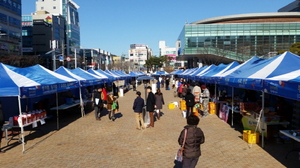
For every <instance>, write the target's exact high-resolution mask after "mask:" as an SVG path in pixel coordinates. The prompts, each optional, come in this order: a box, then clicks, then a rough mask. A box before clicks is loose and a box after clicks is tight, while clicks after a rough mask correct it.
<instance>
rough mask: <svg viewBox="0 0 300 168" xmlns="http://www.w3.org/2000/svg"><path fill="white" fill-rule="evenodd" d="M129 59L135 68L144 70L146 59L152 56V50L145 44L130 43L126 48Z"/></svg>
mask: <svg viewBox="0 0 300 168" xmlns="http://www.w3.org/2000/svg"><path fill="white" fill-rule="evenodd" d="M128 55H129V60H130V62H131V64H132V65H133V67H131V68H132V69H135V70H146V68H144V65H145V63H146V60H147V59H148V58H149V57H151V56H152V50H151V48H149V47H148V46H147V45H145V44H131V45H130V49H129V50H128Z"/></svg>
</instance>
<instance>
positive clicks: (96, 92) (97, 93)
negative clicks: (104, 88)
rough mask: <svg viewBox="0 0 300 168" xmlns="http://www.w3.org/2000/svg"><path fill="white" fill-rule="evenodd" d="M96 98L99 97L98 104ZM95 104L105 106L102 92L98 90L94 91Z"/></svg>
mask: <svg viewBox="0 0 300 168" xmlns="http://www.w3.org/2000/svg"><path fill="white" fill-rule="evenodd" d="M96 98H98V99H99V102H98V105H97V104H96ZM94 106H98V107H102V106H103V102H102V99H101V92H98V91H95V92H94Z"/></svg>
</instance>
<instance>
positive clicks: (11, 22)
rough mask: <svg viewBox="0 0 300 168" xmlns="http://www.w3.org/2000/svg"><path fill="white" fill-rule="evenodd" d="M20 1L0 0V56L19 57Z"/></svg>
mask: <svg viewBox="0 0 300 168" xmlns="http://www.w3.org/2000/svg"><path fill="white" fill-rule="evenodd" d="M21 13H22V10H21V0H0V56H17V55H21V54H22V52H21V48H22V44H21V41H22V37H21V33H22V29H21Z"/></svg>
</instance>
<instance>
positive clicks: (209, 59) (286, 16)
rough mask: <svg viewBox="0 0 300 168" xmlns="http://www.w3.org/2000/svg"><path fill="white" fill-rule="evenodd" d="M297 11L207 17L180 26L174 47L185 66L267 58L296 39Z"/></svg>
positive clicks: (299, 33)
mask: <svg viewBox="0 0 300 168" xmlns="http://www.w3.org/2000/svg"><path fill="white" fill-rule="evenodd" d="M299 30H300V12H277V13H253V14H239V15H230V16H220V17H214V18H208V19H204V20H200V21H196V22H192V23H190V24H186V25H184V27H183V30H182V32H181V33H180V35H179V37H178V42H177V46H176V47H177V48H178V53H179V59H180V60H187V61H188V68H192V67H198V65H199V64H201V63H203V64H220V63H229V62H232V61H234V60H236V61H239V62H243V61H245V60H248V59H249V58H251V57H253V56H259V57H265V56H267V57H269V56H272V55H273V54H274V53H277V51H280V50H288V49H289V47H290V46H291V45H292V44H293V43H295V42H299V41H300V31H299Z"/></svg>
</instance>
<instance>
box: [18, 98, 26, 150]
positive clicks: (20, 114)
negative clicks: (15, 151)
mask: <svg viewBox="0 0 300 168" xmlns="http://www.w3.org/2000/svg"><path fill="white" fill-rule="evenodd" d="M18 105H19V117H21V118H22V109H21V98H20V96H18ZM18 120H19V119H18ZM22 122H23V121H22V119H21V122H19V125H20V128H21V137H22V153H23V154H24V152H25V142H24V127H23V123H22Z"/></svg>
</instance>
